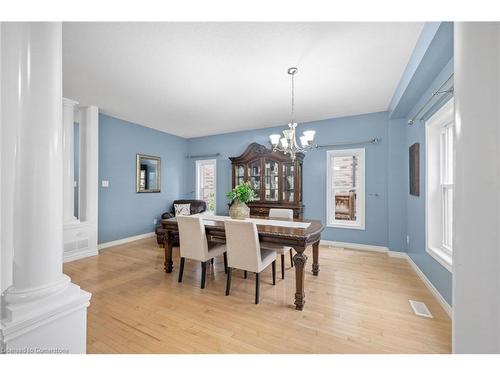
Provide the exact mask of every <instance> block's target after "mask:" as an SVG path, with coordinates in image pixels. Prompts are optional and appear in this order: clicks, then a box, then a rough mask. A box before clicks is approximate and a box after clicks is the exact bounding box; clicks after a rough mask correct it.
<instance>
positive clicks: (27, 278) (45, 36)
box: [0, 22, 90, 352]
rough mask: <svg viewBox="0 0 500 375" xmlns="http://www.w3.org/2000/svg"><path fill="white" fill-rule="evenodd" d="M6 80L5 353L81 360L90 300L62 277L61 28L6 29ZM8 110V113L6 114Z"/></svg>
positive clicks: (26, 26)
mask: <svg viewBox="0 0 500 375" xmlns="http://www.w3.org/2000/svg"><path fill="white" fill-rule="evenodd" d="M1 58H2V68H5V69H3V72H2V73H3V74H9V75H12V76H14V77H16V80H15V81H16V82H15V83H16V84H13V85H12V86H9V87H5V88H4V86H3V82H2V97H3V96H4V95H8V96H9V102H10V103H11V107H9V108H8V109H7V110H8V111H9V112H10V113H11V114H12V116H10V117H9V118H10V119H11V120H12V121H10V122H9V123H2V127H4V126H7V127H9V128H12V129H15V133H16V150H15V163H14V165H15V170H14V174H15V177H14V219H13V226H14V236H13V237H14V240H13V247H14V259H13V285H12V286H10V287H9V288H8V289H7V290H6V291H5V293H4V295H3V296H2V322H1V323H2V324H1V325H0V331H1V332H0V333H1V334H0V337H1V340H2V343H1V344H2V346H3V348H4V349H6V350H7V351H9V350H15V349H26V350H31V349H32V350H35V351H36V349H37V348H40V349H46V348H56V349H60V350H62V351H69V352H84V351H85V337H86V332H85V331H86V307H87V306H88V303H89V302H88V301H89V299H90V294H89V293H87V292H84V291H82V290H80V288H79V287H78V286H77V285H75V284H72V283H71V282H70V279H69V277H68V276H66V275H64V274H63V273H62V251H63V248H62V247H63V236H62V229H63V200H62V187H63V173H62V172H63V171H62V168H63V144H62V141H63V137H62V107H61V101H62V25H61V23H60V22H53V23H48V22H47V23H42V22H41V23H36V22H34V23H8V24H4V25H3V27H2V53H1ZM3 110H5V108H3Z"/></svg>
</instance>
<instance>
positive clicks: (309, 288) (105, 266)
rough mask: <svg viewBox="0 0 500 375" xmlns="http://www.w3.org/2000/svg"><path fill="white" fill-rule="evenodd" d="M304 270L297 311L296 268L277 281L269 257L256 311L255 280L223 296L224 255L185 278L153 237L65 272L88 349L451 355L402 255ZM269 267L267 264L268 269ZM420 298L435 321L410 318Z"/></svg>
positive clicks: (446, 330) (333, 256) (334, 259)
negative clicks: (81, 305)
mask: <svg viewBox="0 0 500 375" xmlns="http://www.w3.org/2000/svg"><path fill="white" fill-rule="evenodd" d="M306 253H307V254H308V256H309V261H308V264H307V266H306V267H307V269H306V270H307V272H306V304H305V309H304V311H302V312H300V311H296V310H295V309H294V305H293V296H294V293H295V291H294V287H295V285H294V284H295V283H294V270H293V269H291V268H290V258H289V257H285V259H286V274H285V280H281V272H280V264H279V262H280V261H279V260H278V261H277V267H276V268H277V283H276V285H275V286H273V285H271V270H270V269H269V270H266V271H265V272H264V273H263V274H262V276H261V296H260V304H259V305H255V304H254V303H253V302H254V287H255V280H254V276H253V275H249V278H248V279H246V280H245V279H243V272H242V271H234V272H233V280H232V288H231V295H230V296H228V297H226V296H225V295H224V291H225V282H226V277H225V274H224V267H223V262H222V258H221V259H216V262H215V264H214V266H211V267H209V269H208V270H207V284H206V288H205V289H204V290H201V289H200V287H199V285H200V276H201V267H200V264H199V263H198V262H193V261H189V260H186V265H185V270H184V280H183V282H182V283H178V282H177V276H178V268H179V267H178V266H179V254H178V249H174V267H175V268H174V272H173V273H171V274H166V273H165V272H164V271H163V260H164V258H163V248H161V247H159V246H158V245H157V244H156V240H155V239H154V238H148V239H145V240H141V241H136V242H131V243H128V244H125V245H120V246H116V247H113V248H108V249H105V250H102V251H101V253H100V254H99V255H98V256H94V257H90V258H86V259H82V260H77V261H74V262H70V263H66V264H65V265H64V272H65V273H66V274H67V275H69V276H70V277H71V278H72V280H73V281H74V282H75V283H76V284H78V285H80V286H81V287H82V289H85V290H87V291H89V292H91V293H92V299H91V302H90V307H89V309H88V336H87V337H88V339H87V351H88V353H449V352H450V351H451V321H450V319H449V317H448V315H447V314H446V313H445V311H444V310H443V309H442V308H441V306H440V305H439V304H438V302H437V301H436V300H435V299H434V297H433V296H432V295H431V293H430V292H429V291H428V289H427V288H426V287H425V285H424V284H423V283H422V281H421V280H420V279H419V278H418V276H417V275H416V273H415V272H414V271H413V269H412V268H411V267H410V266H409V265H408V264H407V262H406V261H405V260H404V259H397V258H391V257H388V256H387V255H386V254H384V253H376V252H367V251H356V250H347V249H334V248H329V247H324V246H322V247H320V274H319V276H318V277H315V276H313V275H312V273H311V263H310V261H311V259H312V254H311V249H308V251H307V252H306ZM269 268H270V267H269ZM409 299H414V300H418V301H423V302H425V303H426V304H427V306H428V307H429V309H430V311H431V313H432V314H433V316H434V318H433V319H428V318H423V317H418V316H416V315H414V314H413V312H412V310H411V308H410V305H409V303H408V300H409Z"/></svg>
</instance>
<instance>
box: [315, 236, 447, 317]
mask: <svg viewBox="0 0 500 375" xmlns="http://www.w3.org/2000/svg"><path fill="white" fill-rule="evenodd" d="M320 245H322V246H332V247H340V248H346V249H353V250H362V251H376V252H381V253H386V254H387V255H388V256H390V257H392V258H400V259H406V261H407V262H408V263H409V264H410V266H411V267H412V268H413V270H414V271H415V272H416V274H417V275H418V277H420V279H421V280H422V282H423V283H424V284H425V286H426V287H427V289H429V291H430V292H431V293H432V295H433V296H434V298H436V299H437V301H438V302H439V304H440V305H441V307H442V308H443V310H444V311H445V312H446V313H447V314H448V316H449V317H450V318H451V315H452V308H451V306H450V305H449V304H448V302H447V301H446V300H445V299H444V297H443V296H442V295H441V293H439V291H438V290H437V289H436V287H435V286H434V285H433V284H432V283H431V281H430V280H429V279H428V278H427V276H425V274H424V273H423V272H422V270H421V269H420V268H418V266H417V265H416V264H415V262H414V261H413V259H412V258H411V257H410V256H409V255H408V253H405V252H402V251H391V250H389V249H388V248H387V247H385V246H375V245H365V244H357V243H349V242H337V241H328V240H321V241H320Z"/></svg>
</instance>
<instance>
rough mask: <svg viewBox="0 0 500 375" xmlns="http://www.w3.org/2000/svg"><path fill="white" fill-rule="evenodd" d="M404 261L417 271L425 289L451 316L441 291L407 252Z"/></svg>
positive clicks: (450, 310) (449, 307) (450, 309)
mask: <svg viewBox="0 0 500 375" xmlns="http://www.w3.org/2000/svg"><path fill="white" fill-rule="evenodd" d="M406 261H407V262H408V263H410V266H411V267H412V268H413V270H414V271H415V272H416V273H417V275H418V276H419V277H420V279H421V280H422V281H423V282H424V284H425V286H426V287H427V289H429V291H430V292H431V293H432V294H433V295H434V297H435V298H436V299H437V301H438V302H439V304H440V305H441V307H442V308H443V310H444V311H446V313H447V314H448V316H449V317H450V318H451V314H452V308H451V306H450V305H449V304H448V302H447V301H446V300H445V299H444V298H443V296H442V295H441V293H439V291H438V290H437V289H436V287H435V286H434V285H433V284H432V283H431V281H430V280H429V279H428V278H427V276H425V274H424V273H423V272H422V270H421V269H420V268H418V266H417V265H416V264H415V262H414V261H413V259H411V257H410V256H409V255H408V254H406Z"/></svg>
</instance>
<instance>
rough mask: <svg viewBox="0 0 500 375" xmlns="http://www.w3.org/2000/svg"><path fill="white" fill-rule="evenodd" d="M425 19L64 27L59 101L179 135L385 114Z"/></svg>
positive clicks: (93, 24) (73, 25) (107, 24)
mask: <svg viewBox="0 0 500 375" xmlns="http://www.w3.org/2000/svg"><path fill="white" fill-rule="evenodd" d="M422 26H423V23H417V22H411V23H341V22H332V23H208V22H200V23H110V22H103V23H65V24H64V26H63V60H64V65H63V66H64V96H65V97H67V98H70V99H75V100H78V101H79V102H80V103H81V104H94V105H97V106H98V107H99V108H100V110H101V111H102V112H104V113H107V114H110V115H113V116H115V117H118V118H121V119H125V120H128V121H132V122H135V123H138V124H141V125H144V126H148V127H151V128H155V129H158V130H162V131H166V132H168V133H172V134H176V135H179V136H182V137H188V138H190V137H196V136H202V135H209V134H218V133H226V132H231V131H238V130H243V129H256V128H264V127H269V126H273V125H282V124H286V123H288V121H289V117H290V78H289V76H288V74H287V73H286V71H287V68H288V67H290V66H297V67H298V68H299V72H298V74H297V76H296V85H295V87H296V95H295V96H296V119H297V120H298V122H306V121H313V120H321V119H326V118H332V117H340V116H348V115H355V114H362V113H369V112H377V111H384V110H386V109H387V107H388V105H389V102H390V100H391V97H392V95H393V93H394V90H395V89H396V86H397V84H398V82H399V79H400V78H401V75H402V73H403V70H404V68H405V66H406V64H407V62H408V60H409V58H410V55H411V53H412V51H413V49H414V47H415V44H416V42H417V39H418V36H419V35H420V32H421V30H422Z"/></svg>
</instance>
